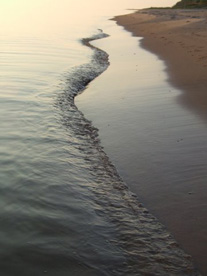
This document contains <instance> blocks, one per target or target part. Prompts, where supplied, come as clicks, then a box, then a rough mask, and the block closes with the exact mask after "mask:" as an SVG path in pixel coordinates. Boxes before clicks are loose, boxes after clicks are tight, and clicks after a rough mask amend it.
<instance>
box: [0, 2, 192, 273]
mask: <svg viewBox="0 0 207 276" xmlns="http://www.w3.org/2000/svg"><path fill="white" fill-rule="evenodd" d="M28 2H29V1H28ZM129 2H130V3H129ZM140 2H141V1H140ZM151 2H152V1H146V5H150V3H151ZM157 2H158V4H159V2H162V1H157ZM170 2H174V1H169V3H170ZM104 3H105V4H104ZM118 3H119V8H118V9H117V7H116V3H115V4H114V5H113V6H111V5H109V1H108V2H107V1H104V2H103V1H102V2H101V10H100V3H99V5H97V4H96V2H95V1H92V0H91V1H88V2H87V4H86V3H85V2H83V1H77V2H76V4H72V1H53V3H52V4H51V1H44V3H42V1H35V2H33V1H30V2H29V3H27V4H25V1H21V0H20V1H7V2H6V3H1V26H4V28H2V29H1V31H0V55H1V67H0V70H1V74H0V76H1V77H0V78H1V83H0V85H1V93H0V99H1V101H0V105H1V107H0V115H1V134H0V140H1V144H0V147H1V148H0V162H1V166H0V171H1V185H0V206H1V208H0V225H1V228H0V244H1V249H0V272H1V275H5V276H10V275H11V276H14V275H23V276H24V275H25V276H27V275H31V276H32V275H35V276H36V275H45V274H48V275H52V276H53V275H58V276H64V275H67V276H68V275H89V276H93V275H94V276H99V275H166V271H168V272H169V273H170V274H171V275H196V273H195V272H194V270H193V268H192V265H191V260H190V258H189V257H188V256H187V255H186V254H185V253H183V251H182V250H180V249H179V247H178V245H177V244H176V242H175V241H174V240H173V239H172V238H171V236H170V235H169V233H168V232H167V231H166V230H165V229H164V228H163V226H162V225H160V224H159V223H158V222H157V220H156V219H154V218H153V217H152V216H151V215H150V214H149V213H148V211H147V210H146V209H145V208H144V207H143V206H142V205H141V204H140V203H139V202H138V200H137V199H136V197H135V196H134V195H133V194H131V193H130V191H128V189H127V187H126V185H125V184H124V183H123V182H122V180H121V179H120V177H119V175H118V174H117V171H116V169H115V167H114V166H113V165H112V164H111V162H110V160H109V159H108V157H107V155H106V154H105V153H104V151H103V149H102V146H101V143H100V141H99V136H98V130H97V129H96V127H95V126H93V125H92V124H91V123H90V121H88V120H87V119H86V118H85V117H84V115H83V114H82V113H81V112H80V111H79V110H78V109H77V108H76V106H75V105H74V96H75V95H77V94H78V93H79V92H81V91H83V90H84V88H85V87H86V86H87V84H88V83H89V82H90V81H91V80H93V79H94V78H95V77H97V76H98V75H99V74H101V73H102V72H103V71H104V70H106V69H107V67H108V65H109V62H108V55H107V53H106V52H103V51H101V50H98V49H91V48H90V47H86V46H85V45H84V44H83V42H82V41H81V39H82V38H83V37H93V38H100V37H101V36H103V33H102V32H101V31H99V30H97V29H98V28H100V29H104V26H107V24H108V23H107V19H108V17H109V16H112V15H114V14H118V13H123V12H124V8H126V7H130V5H131V7H137V6H140V7H142V5H141V3H140V4H139V1H138V4H137V1H121V2H120V1H118ZM135 3H136V5H135ZM160 4H162V3H160ZM109 7H110V8H109ZM97 11H98V12H97ZM94 36H95V37H94ZM96 36H97V37H96ZM85 42H86V41H85Z"/></svg>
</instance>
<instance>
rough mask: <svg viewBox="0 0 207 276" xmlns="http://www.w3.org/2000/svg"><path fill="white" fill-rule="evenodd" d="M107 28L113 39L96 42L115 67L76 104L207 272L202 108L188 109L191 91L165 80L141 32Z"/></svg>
mask: <svg viewBox="0 0 207 276" xmlns="http://www.w3.org/2000/svg"><path fill="white" fill-rule="evenodd" d="M107 31H108V33H109V34H111V36H110V37H109V38H107V39H105V40H102V41H96V42H93V44H94V45H96V46H98V47H101V48H102V49H104V50H105V51H107V52H108V53H109V55H110V57H111V59H110V61H111V66H110V67H109V69H108V70H107V71H106V72H105V73H104V74H103V75H101V76H100V77H99V78H98V79H96V80H95V81H94V82H93V83H91V85H90V86H89V89H88V90H87V91H86V92H85V93H83V94H81V95H80V96H79V97H77V99H76V104H77V106H78V107H79V108H80V109H81V110H82V111H83V112H84V114H86V116H87V118H89V119H91V120H92V122H93V123H94V124H95V125H96V126H97V127H98V128H99V133H100V137H101V141H102V145H103V146H104V150H105V151H106V152H107V154H108V156H109V157H110V160H112V162H113V164H115V166H116V168H117V169H118V171H119V174H120V175H121V176H122V178H123V179H124V180H125V182H126V183H127V184H128V185H129V187H130V189H131V190H132V191H133V192H135V193H136V194H137V195H138V197H139V199H140V200H141V202H143V203H144V205H145V206H147V208H148V209H149V210H150V211H151V212H152V213H153V214H154V215H156V216H157V217H158V218H159V219H160V221H162V222H163V223H164V224H165V225H166V226H167V227H168V229H170V231H171V232H172V233H173V235H174V236H175V237H176V239H177V240H178V241H179V243H180V244H181V245H182V247H184V248H185V250H186V251H187V252H188V253H190V254H191V255H193V257H194V259H195V260H196V263H197V264H198V265H199V268H200V269H201V270H202V271H203V274H204V275H205V274H206V271H207V266H206V258H205V256H206V254H207V251H206V250H207V249H206V236H207V235H206V233H207V225H206V221H207V217H206V212H205V210H206V185H205V183H206V177H207V176H206V170H205V168H206V158H205V152H206V147H207V144H206V139H205V137H206V133H207V129H206V122H205V121H204V120H203V116H202V115H203V114H202V112H200V113H201V114H200V113H199V112H197V110H196V109H195V108H194V106H192V107H189V106H187V108H186V105H184V103H185V102H184V101H183V97H185V98H187V92H186V93H185V94H184V93H183V92H182V91H181V90H180V91H179V90H178V89H175V88H174V87H173V86H172V85H171V84H169V83H168V76H167V74H166V72H165V71H166V66H165V64H164V62H163V61H161V60H159V58H158V57H156V56H155V55H153V54H151V53H149V52H147V51H145V50H144V49H142V48H141V47H140V44H141V41H142V40H141V38H136V37H132V36H131V35H130V34H129V33H128V32H126V31H124V30H123V28H121V27H117V26H116V27H115V26H113V24H112V25H111V26H109V29H108V30H107ZM92 107H93V108H92ZM195 111H196V112H195ZM200 115H201V116H200ZM189 229H190V230H189Z"/></svg>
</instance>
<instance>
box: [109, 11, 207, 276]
mask: <svg viewBox="0 0 207 276" xmlns="http://www.w3.org/2000/svg"><path fill="white" fill-rule="evenodd" d="M112 20H114V21H116V23H117V24H118V25H120V26H122V27H124V29H125V30H127V31H129V32H131V33H132V35H133V36H134V37H142V39H141V41H140V46H141V47H142V48H143V49H145V50H148V51H149V52H151V53H153V54H155V55H156V56H157V57H158V58H159V59H160V60H162V61H163V62H164V63H165V65H166V67H165V71H166V72H167V78H168V79H167V81H168V82H169V84H170V85H172V86H173V87H175V88H176V89H178V90H180V91H181V95H180V96H179V97H178V98H177V103H178V104H179V105H182V106H183V107H184V108H185V109H188V110H190V111H191V112H192V113H193V114H195V115H196V116H197V115H198V116H199V117H200V118H201V119H202V120H203V121H204V123H206V122H207V108H206V107H207V92H206V87H207V48H206V47H205V45H206V42H207V28H206V27H207V10H171V9H155V10H153V9H149V10H139V11H136V12H135V13H132V14H127V15H123V16H116V17H115V18H113V19H112ZM195 173H196V172H195ZM200 188H201V187H200ZM203 192H204V191H203ZM197 196H198V197H199V196H202V191H201V193H199V194H198V195H197ZM192 204H193V205H195V204H196V202H193V203H192ZM198 206H199V204H198ZM196 208H197V210H196V211H193V210H192V217H194V218H196V215H198V214H199V213H198V209H199V208H200V209H199V210H200V214H201V217H200V218H197V219H196V220H195V219H194V224H193V225H191V227H192V228H193V230H194V231H195V234H196V233H197V234H196V235H197V236H195V240H192V239H191V240H190V239H189V238H190V237H191V236H189V238H188V237H187V236H186V233H185V232H184V231H183V230H184V228H183V229H178V225H179V224H178V225H177V224H176V220H175V223H174V225H173V224H171V225H170V226H169V225H168V223H167V225H166V226H167V227H168V229H169V230H170V231H171V233H172V234H173V235H174V237H175V239H176V240H178V242H179V244H180V245H181V246H182V247H183V248H184V250H185V251H186V252H188V253H189V254H191V255H192V256H193V258H194V260H195V262H196V264H197V265H198V268H199V270H200V271H201V273H204V275H205V273H206V271H207V266H206V264H205V255H206V253H207V248H204V246H203V245H202V241H203V242H204V243H205V239H204V236H203V234H204V233H205V232H206V231H207V228H206V229H204V228H199V224H201V225H202V224H203V223H201V220H202V217H203V211H204V210H203V209H201V206H200V207H196ZM202 208H203V207H202ZM156 216H157V214H156ZM161 216H162V215H161ZM158 217H159V216H158ZM162 218H164V217H162ZM203 218H204V217H203ZM162 221H163V220H162ZM164 221H165V222H166V221H167V220H166V218H164ZM192 221H193V220H192ZM196 225H197V226H196ZM196 231H197V232H196ZM198 241H199V242H200V243H198Z"/></svg>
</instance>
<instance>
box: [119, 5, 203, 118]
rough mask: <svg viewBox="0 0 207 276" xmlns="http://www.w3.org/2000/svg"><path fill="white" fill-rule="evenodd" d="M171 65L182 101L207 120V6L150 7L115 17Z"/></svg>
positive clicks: (174, 82) (146, 46) (142, 43)
mask: <svg viewBox="0 0 207 276" xmlns="http://www.w3.org/2000/svg"><path fill="white" fill-rule="evenodd" d="M115 20H116V21H117V23H118V24H119V25H122V26H124V28H125V29H126V30H128V31H130V32H132V33H133V34H134V35H135V36H139V37H140V36H141V37H144V39H143V40H142V41H141V46H142V47H144V48H145V49H147V50H149V51H151V52H153V53H155V54H156V55H158V56H159V57H160V58H161V59H162V60H164V61H165V63H166V65H167V70H168V72H169V81H170V83H171V84H173V85H174V86H176V87H177V88H179V89H181V90H182V91H183V92H184V93H183V97H182V104H184V105H185V106H188V107H189V108H192V109H194V111H195V112H196V113H199V114H200V115H201V116H202V117H203V118H204V119H205V120H207V108H206V107H207V46H206V45H207V10H170V9H154V10H153V9H152V10H151V9H149V10H140V11H137V12H135V13H133V14H129V15H124V16H118V17H115Z"/></svg>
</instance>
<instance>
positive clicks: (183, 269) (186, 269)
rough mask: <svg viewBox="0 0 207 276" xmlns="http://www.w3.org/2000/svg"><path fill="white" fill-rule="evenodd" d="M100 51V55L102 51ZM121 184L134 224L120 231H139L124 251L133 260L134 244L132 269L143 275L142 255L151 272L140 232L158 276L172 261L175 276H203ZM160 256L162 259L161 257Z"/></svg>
mask: <svg viewBox="0 0 207 276" xmlns="http://www.w3.org/2000/svg"><path fill="white" fill-rule="evenodd" d="M92 40H94V38H92V39H90V38H87V39H84V40H82V41H83V43H84V45H86V46H89V47H91V44H90V41H92ZM91 48H92V49H95V50H97V49H98V48H96V47H94V46H92V47H91ZM98 50H99V49H98ZM99 51H101V50H99ZM97 76H98V75H97ZM94 79H95V78H94ZM88 83H89V82H88ZM86 87H87V84H86V85H85V86H84V88H86ZM83 90H84V89H81V90H80V92H81V91H83ZM77 94H78V93H77ZM77 94H76V95H77ZM89 123H90V122H89ZM97 135H98V134H97ZM91 138H92V139H93V137H91ZM100 146H101V145H100ZM101 151H102V150H101ZM103 154H104V156H105V152H103ZM107 163H108V161H107ZM109 163H110V161H109ZM112 166H113V165H112ZM113 167H114V166H113ZM114 169H115V171H116V168H115V167H114ZM117 176H118V178H119V175H118V173H117ZM119 180H120V181H121V182H120V183H122V185H123V187H122V186H121V188H119V185H120V183H117V184H118V185H117V184H115V189H117V188H118V189H120V191H121V194H122V196H123V197H124V201H126V203H127V205H128V207H129V208H130V210H131V211H132V213H133V216H134V219H135V220H133V219H132V220H131V219H130V220H129V225H128V223H127V224H126V223H124V225H122V223H120V222H118V224H119V227H120V228H122V227H124V231H127V233H128V231H130V233H131V232H133V230H132V229H134V227H136V229H137V230H136V231H137V234H136V238H135V239H134V238H133V237H131V235H128V234H127V239H125V238H124V245H123V249H124V251H125V250H126V251H127V254H129V256H130V254H131V253H132V252H131V250H130V247H129V248H128V243H131V242H132V243H133V248H134V249H133V252H134V253H133V255H134V257H135V255H137V257H136V260H134V261H135V263H134V264H133V266H135V267H137V268H136V269H137V270H136V272H137V273H139V272H140V271H142V268H140V263H139V262H140V261H139V254H141V256H142V258H143V261H144V263H145V264H144V268H143V271H145V269H149V270H150V269H151V268H149V267H148V261H147V257H146V260H144V255H143V254H144V253H143V252H144V251H145V250H147V248H148V242H147V240H146V242H145V243H144V244H142V245H141V247H140V246H139V243H140V242H141V240H142V237H139V235H140V234H139V232H140V231H143V235H146V236H148V235H149V236H150V238H149V239H150V240H151V246H152V248H153V252H149V255H150V256H151V253H152V256H151V257H150V258H152V259H154V261H152V260H151V266H152V267H154V266H155V267H157V269H158V270H157V272H158V271H159V273H160V274H159V275H165V273H166V271H167V270H168V269H169V268H167V263H168V262H171V261H172V263H171V265H172V268H170V269H171V270H172V271H173V273H175V274H176V275H179V273H181V274H182V275H185V274H186V273H187V275H191V274H192V275H200V274H199V272H198V271H196V270H194V268H193V260H192V259H191V257H190V256H187V255H186V253H185V252H184V251H183V250H182V249H181V248H180V247H179V245H178V244H177V243H176V242H175V240H174V238H173V237H172V236H171V235H170V234H169V232H168V230H166V228H165V226H163V225H162V224H160V223H159V222H158V220H157V219H156V218H154V216H153V215H151V214H150V213H149V212H148V210H146V209H145V208H144V207H143V206H142V204H140V203H139V201H138V200H137V197H136V196H133V195H132V194H131V192H130V191H129V190H128V188H127V186H125V184H124V182H122V180H121V179H119ZM111 184H112V185H113V183H111ZM111 184H110V185H111ZM102 185H104V183H102ZM117 200H118V199H117ZM111 215H112V216H113V214H111ZM111 215H110V216H111ZM125 216H127V214H125ZM148 219H149V222H150V223H149V224H148V223H147V220H148ZM148 227H149V228H148ZM145 228H146V230H145ZM127 229H128V230H127ZM124 235H125V234H124ZM157 243H160V245H159V246H158V244H157ZM157 246H158V248H157ZM166 246H167V248H168V249H167V251H168V250H169V252H168V253H167V255H166V252H167V251H166V249H165V248H166ZM140 250H141V253H140V252H139V251H140ZM165 251H166V252H165ZM135 252H136V253H135ZM168 254H170V255H174V254H175V255H176V257H175V259H174V260H170V259H168V256H169V255H168ZM161 255H163V256H162V257H161ZM134 257H133V258H134ZM177 257H178V259H180V261H181V263H183V264H178V266H177V265H176V263H177V260H178V259H177ZM159 258H162V263H163V268H162V264H159V262H160V259H159ZM165 258H167V260H166V261H164V260H165ZM173 258H174V257H173ZM176 259H177V260H176ZM141 265H143V264H141ZM145 266H146V268H145ZM165 266H166V267H165ZM147 267H148V268H147Z"/></svg>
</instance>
